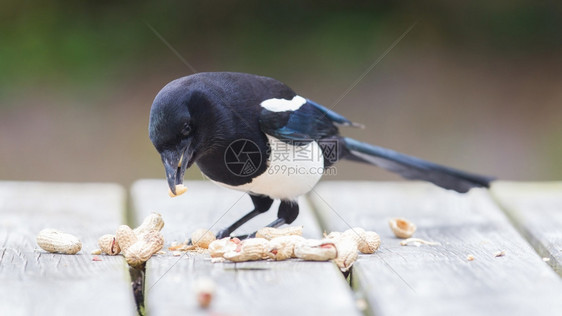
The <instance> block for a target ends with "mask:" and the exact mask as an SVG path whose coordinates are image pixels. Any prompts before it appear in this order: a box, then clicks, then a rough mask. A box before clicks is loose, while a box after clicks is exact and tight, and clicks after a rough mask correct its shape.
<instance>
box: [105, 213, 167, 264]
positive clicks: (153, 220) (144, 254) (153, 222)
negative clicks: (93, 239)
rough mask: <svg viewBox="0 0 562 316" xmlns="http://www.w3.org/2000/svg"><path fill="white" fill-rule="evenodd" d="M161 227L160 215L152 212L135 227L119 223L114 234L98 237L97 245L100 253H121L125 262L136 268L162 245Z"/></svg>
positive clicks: (162, 224) (113, 254)
mask: <svg viewBox="0 0 562 316" xmlns="http://www.w3.org/2000/svg"><path fill="white" fill-rule="evenodd" d="M162 227H164V221H163V220H162V216H161V215H160V214H156V213H152V214H150V215H149V216H147V217H146V218H145V219H144V221H143V222H142V224H141V225H140V226H139V227H137V228H135V229H131V228H130V227H129V226H127V225H121V226H119V227H118V228H117V231H116V232H115V235H111V234H107V235H103V236H101V237H100V238H99V239H98V246H99V247H100V250H101V252H102V253H105V254H108V255H110V256H115V255H118V254H119V253H122V254H123V256H124V257H125V260H126V261H127V263H128V264H129V265H130V266H132V267H135V268H136V267H139V266H140V265H142V264H143V263H144V262H146V261H147V260H148V259H150V257H152V255H153V254H155V253H157V252H158V251H160V250H161V249H162V247H163V246H164V237H163V236H162V234H161V233H160V231H161V230H162Z"/></svg>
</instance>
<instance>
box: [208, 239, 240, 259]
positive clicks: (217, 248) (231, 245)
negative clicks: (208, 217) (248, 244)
mask: <svg viewBox="0 0 562 316" xmlns="http://www.w3.org/2000/svg"><path fill="white" fill-rule="evenodd" d="M238 243H240V241H239V240H238ZM236 247H238V244H237V243H236V242H235V241H234V240H232V239H231V238H230V237H225V238H222V239H218V240H215V241H213V242H211V243H210V244H209V252H210V253H211V258H222V256H224V254H225V253H226V252H229V251H235V250H236Z"/></svg>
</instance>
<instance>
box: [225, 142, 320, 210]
mask: <svg viewBox="0 0 562 316" xmlns="http://www.w3.org/2000/svg"><path fill="white" fill-rule="evenodd" d="M267 138H268V140H269V145H270V148H271V153H270V156H269V159H268V161H267V164H268V168H267V170H266V171H265V172H264V173H262V174H260V175H259V176H257V177H256V178H254V179H253V180H252V182H250V183H247V184H243V185H240V186H230V185H226V184H224V183H220V182H216V183H217V184H219V185H221V186H225V187H228V188H231V189H235V190H239V191H246V192H250V193H256V194H263V195H267V196H269V197H271V198H273V199H283V200H294V199H296V198H297V197H298V196H299V195H302V194H305V193H307V192H308V191H310V190H312V188H313V187H314V186H315V185H316V183H318V181H319V180H320V178H321V177H322V174H323V171H324V158H323V156H322V150H321V148H320V146H319V145H318V143H317V142H315V141H312V142H310V143H308V144H307V145H305V146H293V145H291V144H287V143H284V142H282V141H280V140H279V139H277V138H275V137H273V136H269V135H267Z"/></svg>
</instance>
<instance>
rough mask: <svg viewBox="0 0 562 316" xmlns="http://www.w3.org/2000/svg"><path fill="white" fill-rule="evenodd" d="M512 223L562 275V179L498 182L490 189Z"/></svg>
mask: <svg viewBox="0 0 562 316" xmlns="http://www.w3.org/2000/svg"><path fill="white" fill-rule="evenodd" d="M491 192H492V194H493V196H494V198H495V199H496V201H497V202H498V203H499V205H500V206H501V207H502V208H503V209H504V210H505V211H506V212H507V215H508V216H509V217H510V218H511V220H512V222H513V223H514V224H515V226H516V227H517V228H518V229H519V231H520V232H521V233H522V234H523V236H525V238H526V239H527V240H528V241H529V242H530V243H531V245H532V246H533V247H534V248H535V250H536V251H537V252H538V253H539V254H540V255H541V256H542V257H544V258H547V259H548V262H547V263H548V264H549V265H550V266H551V267H552V268H553V269H554V270H555V271H556V272H557V273H558V274H559V275H562V182H541V183H531V182H527V183H521V182H519V183H516V182H503V181H502V182H497V183H495V184H494V185H493V186H492V190H491Z"/></svg>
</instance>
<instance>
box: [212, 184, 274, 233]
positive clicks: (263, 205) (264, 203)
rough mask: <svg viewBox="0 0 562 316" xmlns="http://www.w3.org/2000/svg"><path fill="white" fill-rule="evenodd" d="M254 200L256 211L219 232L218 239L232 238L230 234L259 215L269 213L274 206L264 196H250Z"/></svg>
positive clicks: (270, 200)
mask: <svg viewBox="0 0 562 316" xmlns="http://www.w3.org/2000/svg"><path fill="white" fill-rule="evenodd" d="M250 197H251V198H252V202H253V203H254V210H253V211H251V212H250V213H248V214H246V215H244V216H242V218H240V219H239V220H237V221H236V222H234V224H232V225H230V226H228V227H227V228H225V229H223V230H221V231H219V232H218V233H217V239H221V238H224V237H228V236H230V234H231V233H232V232H233V231H235V230H236V229H237V228H238V227H240V226H242V225H243V224H244V223H246V222H247V221H249V220H251V219H252V218H254V217H256V216H257V215H259V214H261V213H264V212H267V211H268V210H269V208H270V207H271V204H273V200H272V199H271V198H270V197H268V196H264V195H250Z"/></svg>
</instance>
